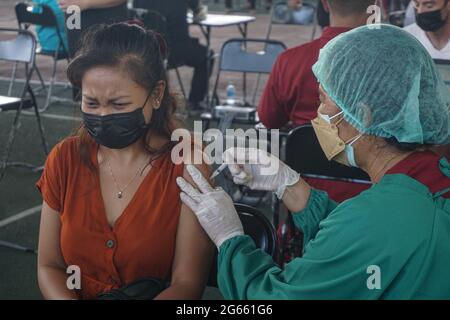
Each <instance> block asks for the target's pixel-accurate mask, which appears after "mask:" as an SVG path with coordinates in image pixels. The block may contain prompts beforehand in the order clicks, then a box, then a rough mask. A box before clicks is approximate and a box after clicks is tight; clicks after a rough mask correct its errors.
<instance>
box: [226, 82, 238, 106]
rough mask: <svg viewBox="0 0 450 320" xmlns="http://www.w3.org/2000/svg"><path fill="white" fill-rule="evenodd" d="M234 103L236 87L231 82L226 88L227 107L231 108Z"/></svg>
mask: <svg viewBox="0 0 450 320" xmlns="http://www.w3.org/2000/svg"><path fill="white" fill-rule="evenodd" d="M235 103H236V87H235V86H234V84H233V83H232V82H229V83H228V86H227V105H229V106H233V105H234V104H235Z"/></svg>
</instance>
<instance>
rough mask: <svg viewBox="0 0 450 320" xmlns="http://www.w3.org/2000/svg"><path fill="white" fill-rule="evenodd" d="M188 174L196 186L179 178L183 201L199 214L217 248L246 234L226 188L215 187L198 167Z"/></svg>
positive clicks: (200, 220) (201, 223) (192, 168)
mask: <svg viewBox="0 0 450 320" xmlns="http://www.w3.org/2000/svg"><path fill="white" fill-rule="evenodd" d="M187 171H188V172H189V174H190V175H191V177H192V179H193V180H194V182H195V184H196V186H192V185H191V184H190V183H189V182H187V181H186V180H185V179H183V178H182V177H178V178H177V184H178V186H179V187H180V189H181V190H182V192H181V193H180V197H181V201H183V203H184V204H185V205H187V206H188V207H189V208H190V209H191V210H192V211H193V212H194V213H195V215H196V216H197V218H198V221H199V222H200V225H201V226H202V227H203V229H205V231H206V233H207V234H208V236H209V237H210V238H211V240H212V241H213V242H214V244H215V245H216V246H217V248H220V246H221V245H222V243H224V242H225V241H226V240H228V239H231V238H233V237H235V236H239V235H243V234H244V229H243V227H242V223H241V220H240V219H239V216H238V214H237V212H236V209H235V208H234V204H233V200H232V199H231V198H230V196H229V195H228V194H227V193H226V192H225V191H224V190H222V188H216V189H214V188H213V187H211V185H210V184H209V183H208V181H207V180H206V179H205V177H203V176H202V174H201V172H200V171H199V170H198V169H197V168H196V167H195V166H193V165H188V166H187Z"/></svg>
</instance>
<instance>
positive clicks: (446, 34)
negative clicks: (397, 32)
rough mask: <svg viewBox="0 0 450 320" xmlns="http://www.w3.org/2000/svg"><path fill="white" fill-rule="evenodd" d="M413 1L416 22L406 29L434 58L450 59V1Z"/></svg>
mask: <svg viewBox="0 0 450 320" xmlns="http://www.w3.org/2000/svg"><path fill="white" fill-rule="evenodd" d="M413 1H414V6H415V14H416V23H413V24H411V25H408V26H406V27H405V28H404V29H405V30H406V31H407V32H409V33H411V34H412V35H413V36H415V37H416V38H417V39H418V40H419V41H420V42H421V43H422V45H423V46H424V47H425V48H426V49H427V51H428V53H430V55H431V57H432V58H433V59H442V60H450V1H449V0H413Z"/></svg>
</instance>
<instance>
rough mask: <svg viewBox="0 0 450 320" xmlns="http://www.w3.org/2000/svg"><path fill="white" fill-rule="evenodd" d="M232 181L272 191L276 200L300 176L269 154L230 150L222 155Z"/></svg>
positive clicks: (237, 149)
mask: <svg viewBox="0 0 450 320" xmlns="http://www.w3.org/2000/svg"><path fill="white" fill-rule="evenodd" d="M223 160H224V162H225V163H227V164H228V168H229V169H230V172H231V174H232V175H233V181H234V183H236V184H241V185H244V186H247V187H249V188H250V189H254V190H266V191H273V192H275V194H276V195H277V197H278V199H281V198H282V197H283V194H284V191H285V190H286V187H287V186H291V185H294V184H296V183H297V182H298V181H299V180H300V175H299V174H298V173H297V172H296V171H294V170H292V169H291V168H290V167H288V166H287V165H286V164H285V163H284V162H283V161H281V160H280V159H278V158H277V157H275V156H273V155H271V154H270V153H268V152H266V151H263V150H260V149H255V148H248V149H247V148H230V149H228V150H226V151H225V152H224V153H223Z"/></svg>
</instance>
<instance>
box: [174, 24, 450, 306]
mask: <svg viewBox="0 0 450 320" xmlns="http://www.w3.org/2000/svg"><path fill="white" fill-rule="evenodd" d="M378 27H379V28H374V27H373V25H372V26H364V27H360V28H357V29H354V30H353V31H350V32H347V33H344V34H342V35H340V36H338V37H337V38H335V39H334V40H332V41H331V42H330V43H328V44H327V45H326V47H324V49H322V51H321V53H320V57H319V60H318V62H317V63H316V64H315V65H314V67H313V71H314V74H315V75H316V77H317V79H318V81H319V82H320V84H321V89H320V100H321V106H320V108H319V110H318V113H319V116H318V117H317V118H316V119H315V120H313V122H312V123H313V126H314V129H315V132H316V134H317V137H318V139H319V142H320V144H321V146H322V149H323V151H324V153H325V154H326V155H327V157H328V158H329V159H333V160H336V161H339V162H341V163H345V164H347V165H351V166H358V167H360V168H362V169H363V170H364V171H366V172H367V173H368V174H369V176H370V177H371V180H372V182H373V186H372V187H371V188H370V189H369V190H367V191H364V192H363V193H361V194H360V195H359V196H357V197H355V198H352V199H349V200H347V201H345V202H343V203H341V204H337V203H335V202H333V201H332V200H330V199H329V198H328V196H327V194H326V193H325V192H322V191H319V190H314V189H311V188H310V187H309V186H308V185H307V184H306V182H304V181H303V180H302V179H301V177H299V175H298V174H297V173H296V172H294V171H293V170H292V169H290V168H289V167H288V166H287V165H285V164H284V163H283V162H281V161H280V160H278V159H277V158H276V157H274V156H272V155H269V154H267V153H265V152H263V151H259V150H257V149H247V150H245V149H229V150H227V151H226V152H225V153H224V154H225V161H226V162H227V163H228V164H229V165H228V167H229V169H230V171H231V173H232V174H233V176H234V178H233V179H234V182H235V183H238V184H242V185H246V186H248V187H250V188H251V189H263V190H270V191H274V192H275V193H276V195H277V196H278V198H280V199H281V200H282V201H283V202H284V204H285V205H286V206H287V208H288V209H289V210H290V211H291V212H292V214H293V219H294V222H295V224H296V226H297V227H298V228H299V229H301V230H302V231H303V234H304V251H303V256H302V257H301V258H296V259H294V260H293V261H291V262H290V263H288V264H287V265H285V267H284V269H281V268H280V267H279V266H278V265H276V264H275V262H274V261H273V260H272V258H271V257H270V256H269V255H267V254H266V253H265V252H263V251H262V250H260V249H257V248H256V247H255V244H254V242H253V241H252V239H251V238H250V237H248V236H246V235H244V232H243V228H242V225H241V222H240V220H239V218H238V215H237V214H236V211H235V209H234V207H233V202H232V200H231V199H230V197H229V196H228V195H227V194H226V193H225V192H224V191H222V190H220V189H213V188H212V187H211V186H210V185H209V183H208V182H207V180H206V179H205V178H204V177H203V176H202V175H201V174H200V173H199V172H198V171H197V170H196V169H195V168H194V167H192V166H191V167H188V171H189V172H190V174H191V176H192V177H193V180H194V182H195V183H196V186H192V185H190V184H188V183H187V182H186V181H185V180H184V179H183V178H178V181H177V182H178V184H179V186H180V188H181V189H182V193H181V199H182V200H183V202H184V203H186V204H187V205H188V206H189V207H190V208H191V209H192V210H193V211H194V212H195V213H196V215H197V217H198V219H199V221H200V224H201V225H202V226H203V228H204V229H205V230H206V232H207V233H208V235H209V236H210V238H211V239H212V240H213V241H214V243H215V244H216V246H217V247H218V249H219V258H218V269H219V270H218V282H219V288H220V290H221V292H222V294H223V295H224V297H225V298H227V299H450V165H449V163H448V162H447V160H446V159H444V158H441V159H440V158H439V156H437V155H436V154H434V153H433V152H431V151H428V149H427V146H429V145H435V144H448V143H450V114H449V113H450V111H449V107H450V96H449V93H448V92H447V91H446V88H445V87H444V85H443V83H442V80H441V79H440V77H439V76H438V74H437V72H436V70H435V67H434V64H433V61H432V59H431V58H430V56H429V55H428V53H427V52H426V51H425V49H424V48H423V47H422V46H421V45H420V43H419V42H418V41H417V40H416V39H414V38H413V37H412V36H411V35H409V34H407V33H406V32H404V31H403V30H401V29H399V28H397V27H393V26H388V25H378ZM307 152H308V150H305V154H306V153H307ZM244 159H246V161H247V163H246V164H243V165H242V164H239V163H242V160H244ZM269 161H270V164H272V165H273V164H276V165H277V166H278V170H276V172H275V173H274V172H268V171H270V170H263V169H268V166H267V164H268V163H269ZM272 171H273V170H272Z"/></svg>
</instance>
